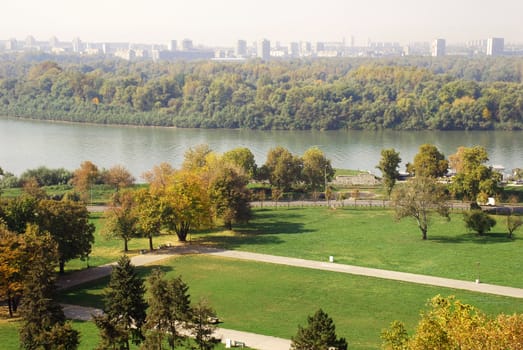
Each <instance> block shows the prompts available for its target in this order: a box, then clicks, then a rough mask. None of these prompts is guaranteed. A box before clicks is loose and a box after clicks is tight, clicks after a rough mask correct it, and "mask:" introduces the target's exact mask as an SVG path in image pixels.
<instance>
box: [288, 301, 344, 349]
mask: <svg viewBox="0 0 523 350" xmlns="http://www.w3.org/2000/svg"><path fill="white" fill-rule="evenodd" d="M307 322H308V326H307V327H301V326H298V332H297V333H296V335H295V336H294V337H292V343H291V349H292V350H327V349H329V348H330V347H334V348H336V349H337V350H347V341H346V340H345V338H339V339H338V338H337V336H336V326H335V325H334V321H333V320H332V318H330V317H329V315H328V314H327V313H326V312H324V311H323V310H322V309H319V310H318V311H316V313H315V314H314V316H308V317H307Z"/></svg>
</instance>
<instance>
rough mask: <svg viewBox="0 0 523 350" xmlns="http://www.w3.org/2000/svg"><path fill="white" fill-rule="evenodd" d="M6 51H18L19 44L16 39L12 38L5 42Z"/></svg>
mask: <svg viewBox="0 0 523 350" xmlns="http://www.w3.org/2000/svg"><path fill="white" fill-rule="evenodd" d="M5 49H6V50H12V51H13V50H17V49H18V42H17V41H16V39H14V38H11V39H9V40H7V41H6V42H5Z"/></svg>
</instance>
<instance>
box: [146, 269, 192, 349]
mask: <svg viewBox="0 0 523 350" xmlns="http://www.w3.org/2000/svg"><path fill="white" fill-rule="evenodd" d="M148 284H149V289H148V295H149V297H148V302H149V310H148V312H147V319H146V323H145V326H144V328H145V329H146V341H145V343H146V344H151V343H154V344H161V343H162V342H163V339H165V338H167V342H168V344H169V347H170V349H172V350H174V349H175V348H176V346H179V345H181V343H182V342H183V340H184V339H185V336H184V333H183V330H184V329H186V328H187V325H188V324H189V322H190V320H191V317H192V313H191V306H190V304H191V299H190V295H189V293H188V291H189V287H188V286H187V284H185V282H184V281H183V280H182V278H181V277H180V276H179V277H176V278H174V279H166V278H165V275H164V273H163V272H162V271H161V270H159V269H155V270H153V272H152V273H151V275H150V276H149V278H148Z"/></svg>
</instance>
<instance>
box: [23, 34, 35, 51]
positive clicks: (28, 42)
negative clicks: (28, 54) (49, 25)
mask: <svg viewBox="0 0 523 350" xmlns="http://www.w3.org/2000/svg"><path fill="white" fill-rule="evenodd" d="M35 46H36V39H35V38H34V36H32V35H29V36H27V38H25V47H26V48H27V49H31V48H34V47H35Z"/></svg>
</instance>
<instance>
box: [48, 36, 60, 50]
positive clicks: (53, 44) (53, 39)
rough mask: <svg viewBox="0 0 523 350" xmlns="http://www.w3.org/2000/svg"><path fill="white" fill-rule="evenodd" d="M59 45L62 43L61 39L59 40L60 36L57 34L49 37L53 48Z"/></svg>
mask: <svg viewBox="0 0 523 350" xmlns="http://www.w3.org/2000/svg"><path fill="white" fill-rule="evenodd" d="M59 45H60V41H59V40H58V38H57V37H56V36H52V37H51V38H49V46H50V47H51V48H54V47H58V46H59Z"/></svg>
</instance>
